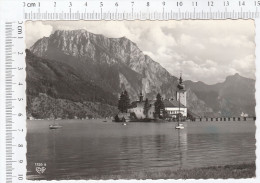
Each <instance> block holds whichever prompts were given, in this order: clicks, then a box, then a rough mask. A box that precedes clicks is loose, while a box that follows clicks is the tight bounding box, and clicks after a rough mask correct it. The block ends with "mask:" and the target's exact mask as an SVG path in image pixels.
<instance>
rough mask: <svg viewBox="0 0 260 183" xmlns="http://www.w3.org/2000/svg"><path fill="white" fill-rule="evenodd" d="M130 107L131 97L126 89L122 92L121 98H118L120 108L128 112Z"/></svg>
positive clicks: (121, 110) (123, 111)
mask: <svg viewBox="0 0 260 183" xmlns="http://www.w3.org/2000/svg"><path fill="white" fill-rule="evenodd" d="M129 107H130V98H129V95H128V93H127V91H126V90H125V91H124V92H122V93H121V95H120V98H119V100H118V109H119V111H120V112H122V113H125V112H127V109H129Z"/></svg>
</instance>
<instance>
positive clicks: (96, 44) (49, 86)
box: [26, 30, 255, 118]
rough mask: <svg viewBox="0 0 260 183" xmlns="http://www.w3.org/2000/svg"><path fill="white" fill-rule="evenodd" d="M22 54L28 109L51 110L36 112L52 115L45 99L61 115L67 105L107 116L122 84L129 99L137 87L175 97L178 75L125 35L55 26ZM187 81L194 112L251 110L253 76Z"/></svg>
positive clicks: (148, 94)
mask: <svg viewBox="0 0 260 183" xmlns="http://www.w3.org/2000/svg"><path fill="white" fill-rule="evenodd" d="M26 54H27V56H26V63H27V93H28V96H29V98H28V105H27V111H29V112H28V113H29V114H28V115H32V114H34V115H36V116H37V115H39V114H35V111H36V110H34V109H35V108H37V107H39V106H40V108H37V109H39V110H40V111H42V110H45V111H49V112H46V113H45V114H44V115H43V114H41V115H40V116H42V117H44V118H46V117H48V116H50V115H51V116H53V115H54V114H53V112H52V111H53V107H52V106H48V105H47V104H46V102H44V100H48V101H54V102H55V103H57V105H59V108H60V109H62V110H61V111H59V112H58V113H59V116H63V117H64V115H65V114H67V113H68V111H70V112H71V111H74V112H72V113H71V114H70V116H73V115H75V116H80V115H82V114H84V115H87V114H91V115H92V116H97V117H102V116H110V115H113V114H115V113H116V112H117V107H116V105H117V100H118V96H119V94H120V93H121V92H122V91H123V90H125V89H126V90H127V91H128V93H129V96H130V99H131V101H134V100H138V95H139V93H140V92H142V93H143V95H144V97H148V98H149V99H154V98H155V96H156V94H157V93H158V92H159V93H161V94H162V97H163V98H175V99H176V91H177V84H178V78H177V77H175V76H172V75H171V74H170V73H169V72H168V71H167V70H166V69H165V68H163V67H162V66H161V65H160V64H159V63H157V62H155V61H154V60H152V59H151V58H150V57H149V56H147V55H145V54H144V53H143V52H142V51H141V50H140V49H139V48H138V46H137V45H136V44H135V43H134V42H132V41H131V40H129V39H127V38H126V37H121V38H107V37H105V36H103V35H98V34H93V33H90V32H88V31H86V30H66V31H65V30H57V31H55V32H54V33H53V34H51V35H50V36H49V37H43V38H42V39H39V40H38V41H36V42H35V44H34V45H33V46H32V47H31V48H30V49H29V50H27V53H26ZM173 64H174V63H173ZM185 84H186V85H187V106H188V108H189V110H190V111H191V112H193V113H195V114H197V115H201V116H203V115H211V116H215V115H217V114H219V115H220V114H221V115H228V116H232V115H239V114H240V113H241V112H244V113H248V114H250V115H253V114H254V106H255V99H254V91H255V89H254V81H253V80H250V79H247V78H243V77H241V76H239V75H235V76H230V77H228V78H227V79H226V81H225V82H223V83H218V84H216V85H206V84H205V83H203V82H192V81H186V82H185ZM234 91H236V92H234ZM82 105H84V107H83V106H82ZM93 106H94V107H93ZM104 108H108V109H109V110H108V111H109V112H106V110H105V109H104ZM81 109H82V110H83V109H84V110H83V111H82V110H81ZM77 111H81V112H80V114H79V113H78V112H77ZM64 113H65V114H64ZM65 118H66V115H65Z"/></svg>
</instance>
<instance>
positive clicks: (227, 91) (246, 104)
mask: <svg viewBox="0 0 260 183" xmlns="http://www.w3.org/2000/svg"><path fill="white" fill-rule="evenodd" d="M185 85H186V87H187V88H189V89H191V90H192V91H193V92H194V93H195V94H196V96H197V97H198V98H199V99H200V100H202V101H204V102H205V104H206V105H207V106H209V107H210V108H212V109H213V111H215V112H218V113H219V114H221V115H223V116H238V115H240V114H241V113H242V112H243V113H246V114H249V115H250V116H255V105H256V100H255V80H253V79H249V78H245V77H243V76H240V75H239V74H235V75H232V76H228V77H227V78H226V80H225V81H224V82H222V83H217V84H214V85H207V84H205V83H203V82H201V81H199V82H193V81H185Z"/></svg>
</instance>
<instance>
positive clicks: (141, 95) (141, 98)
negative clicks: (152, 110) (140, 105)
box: [139, 92, 144, 102]
mask: <svg viewBox="0 0 260 183" xmlns="http://www.w3.org/2000/svg"><path fill="white" fill-rule="evenodd" d="M143 98H144V97H143V94H142V92H140V96H139V102H143Z"/></svg>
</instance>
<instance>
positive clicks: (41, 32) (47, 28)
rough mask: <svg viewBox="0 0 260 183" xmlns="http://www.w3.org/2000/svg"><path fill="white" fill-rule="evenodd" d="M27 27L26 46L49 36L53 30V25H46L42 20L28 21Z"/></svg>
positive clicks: (28, 46)
mask: <svg viewBox="0 0 260 183" xmlns="http://www.w3.org/2000/svg"><path fill="white" fill-rule="evenodd" d="M25 27H26V31H25V37H26V39H25V44H26V48H30V47H31V46H32V45H33V44H34V43H35V42H36V41H37V40H38V39H40V38H42V37H44V36H45V37H48V36H49V35H50V34H51V33H52V30H53V27H52V26H51V25H44V24H43V23H42V22H41V21H27V22H26V26H25Z"/></svg>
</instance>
